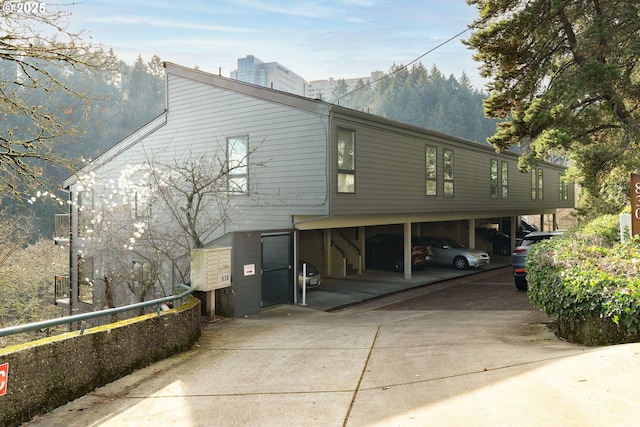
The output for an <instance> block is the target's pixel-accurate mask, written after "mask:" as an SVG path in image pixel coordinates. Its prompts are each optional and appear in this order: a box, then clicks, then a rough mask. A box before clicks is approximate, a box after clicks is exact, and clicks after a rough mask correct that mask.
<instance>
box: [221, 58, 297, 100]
mask: <svg viewBox="0 0 640 427" xmlns="http://www.w3.org/2000/svg"><path fill="white" fill-rule="evenodd" d="M231 78H232V79H235V80H240V81H241V82H246V83H251V84H254V85H259V86H263V87H268V88H271V89H275V90H280V91H283V92H288V93H293V94H295V95H301V96H305V83H306V82H305V81H304V79H303V78H302V77H300V76H299V75H297V74H296V73H294V72H293V71H291V70H289V69H288V68H287V67H285V66H283V65H280V64H278V63H277V62H262V61H261V60H259V59H258V58H256V57H255V56H253V55H247V56H246V57H244V58H238V69H237V70H234V71H232V72H231Z"/></svg>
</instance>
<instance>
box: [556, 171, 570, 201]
mask: <svg viewBox="0 0 640 427" xmlns="http://www.w3.org/2000/svg"><path fill="white" fill-rule="evenodd" d="M558 194H559V195H560V200H569V183H568V182H567V181H566V179H565V177H564V176H563V175H560V177H559V179H558Z"/></svg>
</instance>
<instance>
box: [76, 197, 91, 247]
mask: <svg viewBox="0 0 640 427" xmlns="http://www.w3.org/2000/svg"><path fill="white" fill-rule="evenodd" d="M92 220H93V191H91V190H84V191H80V192H79V193H78V236H82V237H86V236H88V235H89V234H90V233H91V232H92V231H93V225H92V224H91V221H92Z"/></svg>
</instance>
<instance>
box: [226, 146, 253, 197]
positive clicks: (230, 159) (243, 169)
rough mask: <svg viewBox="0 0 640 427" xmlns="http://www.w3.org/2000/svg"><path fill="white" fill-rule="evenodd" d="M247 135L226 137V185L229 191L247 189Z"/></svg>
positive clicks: (244, 191)
mask: <svg viewBox="0 0 640 427" xmlns="http://www.w3.org/2000/svg"><path fill="white" fill-rule="evenodd" d="M248 160H249V136H248V135H244V136H236V137H231V138H227V167H228V171H227V186H228V189H229V192H231V193H234V194H243V193H247V192H248V191H249V164H248Z"/></svg>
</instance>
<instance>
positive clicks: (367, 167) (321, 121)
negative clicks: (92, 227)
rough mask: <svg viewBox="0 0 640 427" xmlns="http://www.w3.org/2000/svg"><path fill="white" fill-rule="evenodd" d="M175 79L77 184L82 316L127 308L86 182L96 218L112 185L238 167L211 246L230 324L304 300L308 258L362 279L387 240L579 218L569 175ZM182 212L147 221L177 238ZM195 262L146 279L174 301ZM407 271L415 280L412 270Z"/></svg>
mask: <svg viewBox="0 0 640 427" xmlns="http://www.w3.org/2000/svg"><path fill="white" fill-rule="evenodd" d="M165 70H166V80H167V107H166V110H165V112H164V113H163V114H162V115H161V116H160V117H158V118H156V119H155V120H154V121H152V122H151V123H149V124H147V125H146V126H145V127H143V128H142V129H140V130H139V131H137V132H136V133H135V134H133V135H131V136H129V137H128V138H126V139H125V140H123V141H121V142H119V143H118V144H116V145H115V146H114V147H113V148H112V149H110V150H109V151H107V152H105V153H104V154H103V155H102V156H100V157H99V158H97V159H95V160H94V161H93V162H92V163H91V164H89V165H88V166H87V167H86V168H84V169H83V170H82V171H81V172H80V173H79V174H78V175H77V176H74V177H71V178H69V179H68V180H67V181H66V182H65V183H64V187H65V188H66V189H68V191H69V194H70V199H71V201H73V202H74V203H73V204H71V205H70V206H71V207H70V218H71V220H70V224H71V236H70V238H69V240H70V242H71V243H70V250H71V259H72V263H71V267H70V274H69V277H70V281H71V288H72V297H71V300H70V304H71V305H74V304H75V305H76V306H79V307H80V309H98V308H103V307H104V306H106V305H109V304H112V303H113V302H114V301H113V300H114V299H115V300H116V301H117V302H120V303H124V302H126V299H127V298H123V297H121V294H123V293H126V292H124V291H122V292H120V291H115V294H114V291H113V290H112V289H113V287H114V286H116V285H117V284H115V283H114V284H113V286H112V287H111V288H109V286H108V285H109V283H107V282H108V280H107V279H106V278H105V277H106V276H107V275H106V273H105V271H106V270H105V265H107V264H108V263H109V262H110V261H109V256H111V255H110V253H111V254H112V253H113V252H108V251H106V252H105V251H100V250H98V247H99V246H98V245H97V244H96V243H95V240H94V241H93V242H92V241H90V239H87V238H86V236H85V235H84V234H86V233H83V229H82V224H83V223H85V222H86V218H85V219H84V220H83V216H86V212H87V210H85V211H83V210H82V206H85V209H87V208H86V206H87V205H88V203H87V202H86V201H85V202H83V200H84V199H83V192H87V191H88V190H89V188H87V187H88V185H87V183H86V182H84V181H83V180H82V179H81V178H80V177H81V176H83V175H85V176H86V175H91V176H92V177H93V178H92V183H93V184H92V185H91V188H90V190H91V193H92V201H91V209H90V211H91V212H93V215H96V212H100V209H101V208H100V202H99V200H102V199H104V196H105V194H107V193H108V192H109V191H110V190H109V186H108V185H107V184H106V183H108V182H114V181H118V179H120V178H119V177H121V176H122V171H123V170H126V169H127V168H132V167H134V166H135V165H141V164H147V163H149V162H150V160H151V159H152V160H153V161H154V162H155V164H163V165H171V164H177V163H179V162H184V161H186V160H188V159H203V158H208V159H213V160H215V159H217V163H216V164H219V165H220V164H221V165H227V166H230V165H236V166H237V167H236V168H235V169H233V170H231V169H229V170H228V174H227V176H225V191H224V195H221V196H220V197H221V198H223V199H224V200H225V203H227V205H226V206H228V210H227V211H225V218H222V219H221V221H220V223H219V225H218V226H216V227H215V228H211V229H210V230H207V233H206V236H207V239H206V241H205V242H204V246H205V247H211V248H216V247H230V248H231V260H232V261H231V263H232V266H231V272H232V279H231V281H232V286H231V287H229V288H225V289H219V290H217V291H216V292H217V293H218V295H217V307H218V308H219V309H220V310H223V311H224V314H226V315H230V316H243V315H247V314H252V313H256V312H258V311H260V310H261V309H262V308H263V307H266V306H269V305H274V304H282V303H291V302H294V301H295V300H296V298H297V295H296V282H297V280H294V279H295V278H296V277H297V270H298V263H299V260H300V259H304V260H306V261H308V262H311V263H313V264H315V265H316V266H317V267H318V268H319V269H320V270H321V271H322V274H323V275H324V276H328V277H332V276H337V277H345V276H348V275H350V274H353V275H357V274H359V273H361V272H362V271H363V270H364V268H365V265H364V261H363V260H364V256H365V253H364V251H365V245H364V242H365V240H366V238H368V237H370V236H372V235H374V234H376V233H380V232H393V233H401V234H404V236H405V240H410V239H408V237H409V236H410V235H412V234H413V235H426V234H435V233H437V234H438V235H447V236H449V237H453V238H455V239H458V240H459V241H461V242H462V243H463V244H466V245H469V246H472V247H473V246H478V247H482V246H483V245H484V246H485V247H486V245H487V242H482V241H479V240H478V239H477V237H476V233H475V232H474V231H475V228H476V227H478V226H487V225H496V224H497V225H499V226H501V227H502V228H503V229H504V231H506V232H507V233H509V234H510V235H512V236H514V235H515V232H514V231H515V225H516V222H517V221H518V220H519V216H521V215H532V214H535V215H543V214H551V215H553V214H554V213H555V212H556V210H557V209H560V208H571V207H573V206H574V194H573V192H574V190H573V187H572V186H570V185H567V184H565V183H563V181H562V176H563V173H564V171H565V169H564V168H563V167H561V166H558V165H555V164H550V163H540V164H539V165H537V166H536V168H534V169H533V170H532V171H531V172H527V173H523V172H520V171H518V168H517V163H518V158H517V156H516V155H514V154H512V153H496V152H495V151H494V150H493V149H492V148H491V147H488V146H485V145H481V144H477V143H474V142H470V141H466V140H462V139H459V138H455V137H451V136H448V135H444V134H440V133H437V132H433V131H430V130H427V129H422V128H418V127H415V126H411V125H406V124H403V123H399V122H395V121H391V120H387V119H384V118H381V117H377V116H373V115H370V114H366V113H363V112H359V111H354V110H350V109H347V108H344V107H340V106H336V105H332V104H329V103H326V102H323V101H320V100H314V99H309V98H304V97H302V96H297V95H292V94H288V93H284V92H281V91H276V90H272V89H268V88H264V87H260V86H257V85H251V84H247V83H244V82H240V81H236V80H232V79H228V78H224V77H221V76H217V75H214V74H209V73H206V72H202V71H199V70H195V69H190V68H186V67H182V66H179V65H176V64H172V63H166V64H165ZM238 152H239V153H240V156H238ZM182 164H184V163H182ZM149 191H150V192H151V193H154V192H155V191H159V189H157V188H154V187H153V186H150V190H149ZM136 206H138V205H136ZM102 209H103V208H102ZM168 213H169V210H168V207H166V206H163V205H162V202H161V200H160V199H156V200H155V201H154V202H153V205H152V206H151V207H150V208H149V214H148V218H147V220H148V221H149V222H153V223H155V224H156V226H158V224H161V225H162V226H163V227H164V228H165V229H170V228H171V227H172V226H174V224H173V223H174V221H171V220H170V219H169V215H168ZM138 221H141V220H140V219H138ZM504 224H510V225H508V227H506V228H508V229H505V226H504ZM512 239H515V237H512ZM406 245H407V243H405V248H406V247H407V246H406ZM132 246H135V245H134V244H133V243H132ZM129 252H130V253H129V255H127V256H128V257H126V259H127V260H128V262H131V263H135V262H136V257H135V253H136V250H135V248H134V249H133V250H132V249H131V248H129ZM406 253H407V251H405V254H406ZM409 256H410V255H405V259H408V258H407V257H409ZM188 257H189V250H188V248H183V249H179V248H178V247H177V245H176V252H175V253H174V254H173V256H172V259H171V260H160V259H158V260H156V261H155V262H154V263H153V264H152V265H151V267H149V268H151V269H153V270H154V271H153V274H151V273H150V272H147V271H146V270H144V271H145V272H146V273H144V274H147V275H149V274H151V276H153V277H157V280H156V282H155V283H156V286H155V287H154V292H155V293H166V292H169V291H170V287H167V285H166V284H170V283H171V282H172V281H176V280H179V279H176V277H178V276H177V275H176V270H177V269H179V265H178V264H180V263H183V264H184V263H185V260H188ZM87 259H90V260H91V262H87V261H86V260H87ZM83 260H84V261H83ZM404 265H405V266H406V267H405V270H404V273H403V274H404V277H405V278H410V277H411V274H412V271H411V268H410V265H411V263H410V262H405V263H404ZM247 266H251V268H250V269H248V268H247ZM143 269H144V268H143ZM88 270H91V271H90V272H89V271H88ZM183 270H184V267H183ZM247 271H252V272H253V273H252V274H247ZM132 274H133V275H134V276H135V271H134V273H132ZM180 277H183V276H180ZM123 280H124V279H123ZM131 280H133V279H131ZM154 280H155V279H154ZM125 281H126V280H125ZM162 283H164V284H165V285H162ZM83 287H84V291H83V290H82V289H83ZM129 288H131V286H129ZM110 289H111V291H110ZM116 289H120V288H117V286H116ZM123 289H126V287H124V288H123ZM109 292H111V294H109ZM88 293H90V294H91V298H88V297H87V296H86V295H87V294H88ZM82 295H85V297H83V296H82ZM109 295H111V296H110V297H108V296H109ZM131 298H132V297H131V296H130V298H129V299H131Z"/></svg>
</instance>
